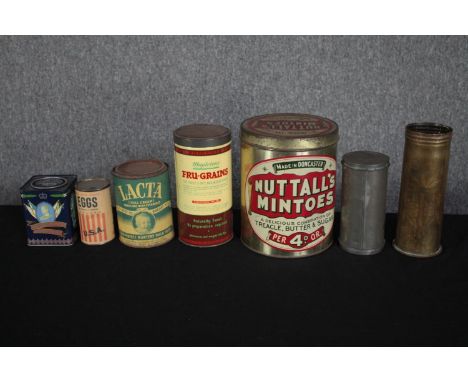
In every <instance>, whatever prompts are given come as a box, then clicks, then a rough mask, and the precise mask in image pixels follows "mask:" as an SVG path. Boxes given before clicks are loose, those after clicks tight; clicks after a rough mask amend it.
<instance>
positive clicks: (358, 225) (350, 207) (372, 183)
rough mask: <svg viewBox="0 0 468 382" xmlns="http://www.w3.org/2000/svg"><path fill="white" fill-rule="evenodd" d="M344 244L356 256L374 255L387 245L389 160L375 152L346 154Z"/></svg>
mask: <svg viewBox="0 0 468 382" xmlns="http://www.w3.org/2000/svg"><path fill="white" fill-rule="evenodd" d="M342 164H343V172H342V177H343V182H342V189H341V219H340V238H339V242H340V245H341V247H342V248H343V249H344V250H345V251H347V252H350V253H353V254H357V255H373V254H376V253H379V252H380V251H382V249H383V247H384V245H385V235H384V231H385V206H386V200H387V173H388V166H389V165H390V159H389V157H388V156H387V155H384V154H381V153H377V152H372V151H354V152H351V153H347V154H345V155H343V160H342Z"/></svg>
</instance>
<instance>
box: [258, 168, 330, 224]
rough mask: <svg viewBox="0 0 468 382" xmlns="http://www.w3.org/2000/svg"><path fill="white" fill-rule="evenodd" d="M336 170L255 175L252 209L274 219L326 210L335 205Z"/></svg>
mask: <svg viewBox="0 0 468 382" xmlns="http://www.w3.org/2000/svg"><path fill="white" fill-rule="evenodd" d="M335 175H336V172H335V171H330V170H327V171H322V172H310V173H308V174H306V175H296V174H281V175H274V174H271V173H267V174H259V175H252V176H251V177H250V178H249V184H250V190H251V191H250V206H249V208H250V211H251V212H254V213H256V214H259V215H263V216H267V217H269V218H271V219H274V218H278V217H284V218H286V219H296V218H299V217H304V218H307V217H310V216H312V215H314V214H318V213H323V212H325V211H328V210H330V209H332V208H334V206H335Z"/></svg>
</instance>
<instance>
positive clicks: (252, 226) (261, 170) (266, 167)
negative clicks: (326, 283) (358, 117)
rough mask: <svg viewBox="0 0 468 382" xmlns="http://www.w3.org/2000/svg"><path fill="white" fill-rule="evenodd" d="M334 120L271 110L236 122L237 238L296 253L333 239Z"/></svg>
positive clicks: (258, 247)
mask: <svg viewBox="0 0 468 382" xmlns="http://www.w3.org/2000/svg"><path fill="white" fill-rule="evenodd" d="M337 141H338V126H337V124H336V123H335V122H333V121H331V120H329V119H327V118H323V117H318V116H313V115H308V114H270V115H263V116H258V117H253V118H250V119H247V120H246V121H244V122H243V123H242V125H241V240H242V242H243V243H244V244H245V245H246V246H247V247H248V248H250V249H251V250H253V251H255V252H258V253H260V254H263V255H267V256H274V257H281V258H297V257H304V256H310V255H315V254H318V253H321V252H323V251H325V250H326V249H327V248H328V247H330V245H331V244H332V242H333V238H332V230H333V220H334V210H335V184H336V159H335V156H336V145H337Z"/></svg>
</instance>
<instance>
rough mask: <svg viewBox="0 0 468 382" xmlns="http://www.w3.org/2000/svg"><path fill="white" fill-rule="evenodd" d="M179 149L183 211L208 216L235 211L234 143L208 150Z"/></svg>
mask: <svg viewBox="0 0 468 382" xmlns="http://www.w3.org/2000/svg"><path fill="white" fill-rule="evenodd" d="M175 146H176V151H175V172H176V182H177V207H178V208H179V210H180V211H182V212H183V213H186V214H189V215H199V216H207V215H215V214H219V213H222V212H225V211H227V210H229V209H231V208H232V167H231V161H232V157H231V142H229V143H227V144H224V145H221V146H215V147H207V148H199V147H196V148H195V147H186V146H179V145H175Z"/></svg>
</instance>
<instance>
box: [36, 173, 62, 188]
mask: <svg viewBox="0 0 468 382" xmlns="http://www.w3.org/2000/svg"><path fill="white" fill-rule="evenodd" d="M67 184H68V180H67V179H66V178H65V177H63V176H42V177H38V178H36V179H33V180H31V187H32V188H35V189H36V190H53V189H56V188H60V187H64V186H66V185H67Z"/></svg>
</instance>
